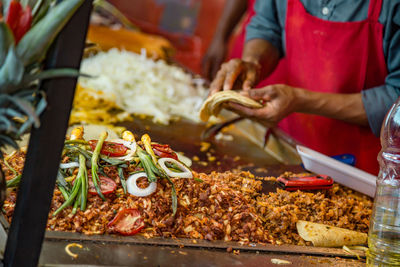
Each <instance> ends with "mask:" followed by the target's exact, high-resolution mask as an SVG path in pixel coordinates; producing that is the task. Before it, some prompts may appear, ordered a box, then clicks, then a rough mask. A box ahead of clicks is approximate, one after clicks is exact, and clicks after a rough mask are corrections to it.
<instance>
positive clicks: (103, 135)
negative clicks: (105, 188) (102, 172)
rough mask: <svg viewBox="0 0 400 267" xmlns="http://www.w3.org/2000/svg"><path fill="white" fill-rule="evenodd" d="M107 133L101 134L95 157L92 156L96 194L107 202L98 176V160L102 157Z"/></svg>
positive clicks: (94, 153)
mask: <svg viewBox="0 0 400 267" xmlns="http://www.w3.org/2000/svg"><path fill="white" fill-rule="evenodd" d="M107 135H108V134H107V132H102V133H101V134H100V137H99V140H98V141H97V145H96V148H95V149H94V151H93V155H92V161H91V162H92V180H93V185H94V187H95V188H96V192H97V194H98V195H99V196H100V197H101V198H102V199H103V200H104V201H105V200H106V198H105V197H104V195H103V193H101V190H100V186H99V183H100V179H99V175H98V174H97V172H98V170H99V167H98V160H99V156H100V151H101V148H102V147H103V143H104V141H105V140H106V138H107Z"/></svg>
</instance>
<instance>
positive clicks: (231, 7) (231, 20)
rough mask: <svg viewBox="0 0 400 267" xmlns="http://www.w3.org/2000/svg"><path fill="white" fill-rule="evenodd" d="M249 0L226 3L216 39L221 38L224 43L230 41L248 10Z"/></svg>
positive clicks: (234, 0)
mask: <svg viewBox="0 0 400 267" xmlns="http://www.w3.org/2000/svg"><path fill="white" fill-rule="evenodd" d="M247 5H248V1H247V0H229V1H226V4H225V6H224V11H223V12H222V15H221V19H220V20H219V22H218V25H217V29H216V31H215V36H214V39H215V38H220V39H221V40H223V41H224V42H226V41H228V39H229V37H230V36H231V34H232V31H233V29H234V28H235V27H236V25H237V24H238V23H239V21H240V19H241V18H242V17H243V15H244V13H245V12H246V10H247Z"/></svg>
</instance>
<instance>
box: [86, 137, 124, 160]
mask: <svg viewBox="0 0 400 267" xmlns="http://www.w3.org/2000/svg"><path fill="white" fill-rule="evenodd" d="M89 145H90V147H91V148H92V150H94V149H95V148H96V145H97V140H90V141H89ZM126 151H128V148H127V147H126V146H124V145H123V144H118V143H114V142H108V141H104V143H103V147H102V148H101V151H100V153H101V154H103V155H105V156H108V157H121V156H125V155H126Z"/></svg>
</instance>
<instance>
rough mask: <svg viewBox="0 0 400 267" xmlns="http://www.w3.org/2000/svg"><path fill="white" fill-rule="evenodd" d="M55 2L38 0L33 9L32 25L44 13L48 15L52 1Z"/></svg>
mask: <svg viewBox="0 0 400 267" xmlns="http://www.w3.org/2000/svg"><path fill="white" fill-rule="evenodd" d="M53 2H55V1H54V0H39V1H37V3H36V5H35V7H34V8H33V9H32V16H33V21H32V26H33V25H35V24H36V23H38V22H39V20H41V19H42V18H43V17H44V15H46V13H47V11H48V10H49V8H50V6H51V5H52V3H53Z"/></svg>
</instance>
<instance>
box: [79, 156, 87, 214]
mask: <svg viewBox="0 0 400 267" xmlns="http://www.w3.org/2000/svg"><path fill="white" fill-rule="evenodd" d="M79 172H81V173H80V176H79V175H78V177H77V178H78V179H81V180H82V184H81V201H80V202H81V210H82V211H84V210H85V209H86V202H87V193H88V175H87V170H86V159H85V156H83V155H82V154H79V171H78V174H79Z"/></svg>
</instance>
